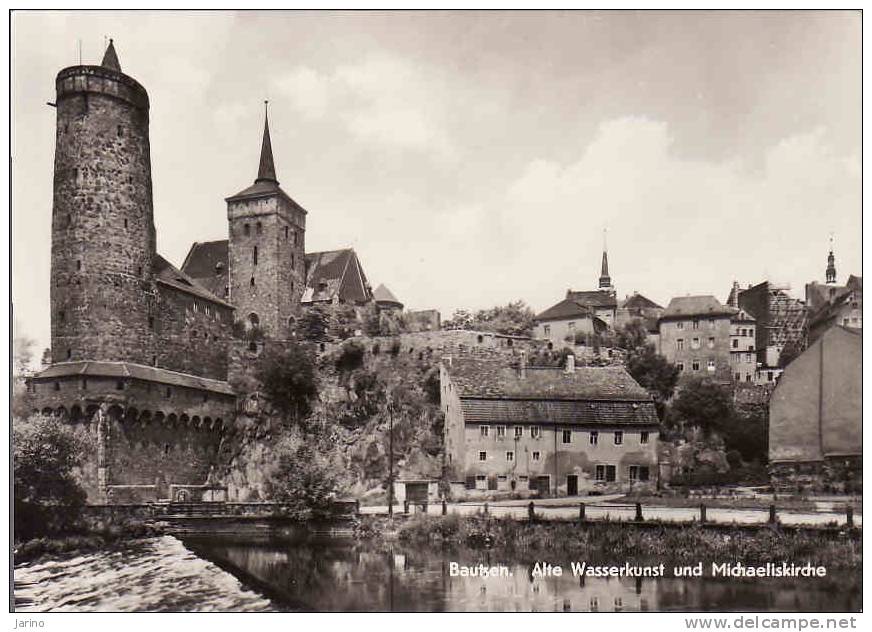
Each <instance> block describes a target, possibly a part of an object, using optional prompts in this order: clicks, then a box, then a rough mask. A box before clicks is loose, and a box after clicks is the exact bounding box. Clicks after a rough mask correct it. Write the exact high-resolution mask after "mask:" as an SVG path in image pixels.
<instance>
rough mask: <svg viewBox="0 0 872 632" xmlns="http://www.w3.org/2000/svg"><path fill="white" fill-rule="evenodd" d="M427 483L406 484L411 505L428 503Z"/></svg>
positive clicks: (407, 498) (407, 497) (407, 496)
mask: <svg viewBox="0 0 872 632" xmlns="http://www.w3.org/2000/svg"><path fill="white" fill-rule="evenodd" d="M427 487H428V485H427V483H406V500H408V501H409V502H410V503H413V504H415V503H425V502H427Z"/></svg>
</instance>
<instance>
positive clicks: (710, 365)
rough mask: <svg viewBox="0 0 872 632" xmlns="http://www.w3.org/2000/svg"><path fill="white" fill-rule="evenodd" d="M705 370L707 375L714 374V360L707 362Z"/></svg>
mask: <svg viewBox="0 0 872 632" xmlns="http://www.w3.org/2000/svg"><path fill="white" fill-rule="evenodd" d="M706 369H707V370H708V372H709V373H712V372H714V370H715V361H714V360H709V361H708V364H706Z"/></svg>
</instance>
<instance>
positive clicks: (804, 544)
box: [396, 515, 862, 569]
mask: <svg viewBox="0 0 872 632" xmlns="http://www.w3.org/2000/svg"><path fill="white" fill-rule="evenodd" d="M828 536H829V537H828ZM396 537H397V539H398V540H400V541H405V542H409V543H430V544H431V545H432V544H438V545H444V544H449V545H450V544H462V545H466V546H471V547H476V548H478V547H481V548H494V547H500V548H503V549H505V550H509V551H513V552H516V553H521V554H524V553H529V554H531V555H532V554H542V553H557V554H583V555H584V556H585V559H587V560H588V561H590V562H601V563H606V562H621V563H623V562H624V561H627V560H645V559H657V560H661V561H664V562H669V563H675V564H682V563H683V564H690V563H695V562H700V561H702V562H709V561H724V560H729V561H735V562H744V563H748V564H751V563H753V564H765V563H766V562H773V563H778V562H782V561H784V562H793V563H797V564H804V563H806V562H810V563H813V564H815V565H824V566H827V567H828V568H850V569H853V568H860V565H861V561H862V542H861V539H860V538H859V537H852V535H851V534H848V533H847V532H841V533H840V532H835V534H824V533H822V532H819V531H809V530H797V531H784V532H782V531H779V530H775V529H758V530H748V529H740V528H736V529H727V530H724V529H717V530H715V529H707V528H704V527H700V526H690V527H675V526H668V525H659V526H650V525H649V526H639V525H630V524H621V523H608V522H598V523H589V524H587V525H585V526H583V527H581V526H579V525H578V524H577V523H570V522H550V521H549V522H539V523H530V522H526V521H518V520H512V519H506V518H485V517H469V516H457V515H449V516H425V515H415V516H412V517H411V518H409V519H408V520H406V521H404V522H403V523H402V524H401V525H399V527H398V531H397V533H396Z"/></svg>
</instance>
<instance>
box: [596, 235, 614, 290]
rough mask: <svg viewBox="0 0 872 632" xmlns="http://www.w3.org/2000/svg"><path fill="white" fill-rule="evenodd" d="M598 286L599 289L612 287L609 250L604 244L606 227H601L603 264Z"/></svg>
mask: <svg viewBox="0 0 872 632" xmlns="http://www.w3.org/2000/svg"><path fill="white" fill-rule="evenodd" d="M599 286H600V289H601V290H611V289H612V278H611V277H610V276H609V252H608V245H607V244H606V229H605V228H604V229H603V265H602V270H601V272H600V278H599Z"/></svg>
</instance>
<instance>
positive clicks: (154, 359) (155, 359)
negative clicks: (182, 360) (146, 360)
mask: <svg viewBox="0 0 872 632" xmlns="http://www.w3.org/2000/svg"><path fill="white" fill-rule="evenodd" d="M151 366H157V356H156V355H153V356H151Z"/></svg>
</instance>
